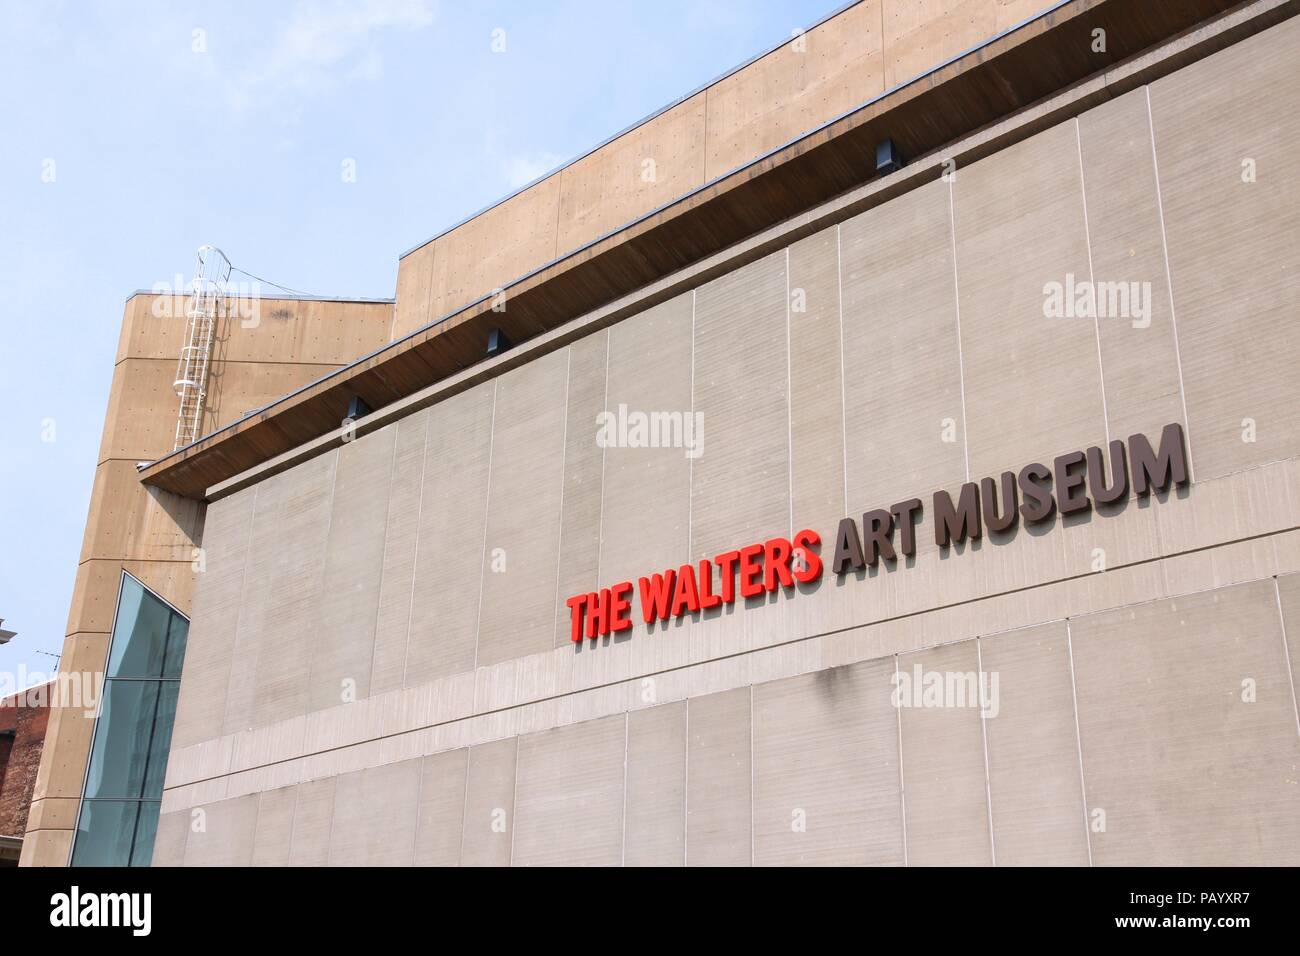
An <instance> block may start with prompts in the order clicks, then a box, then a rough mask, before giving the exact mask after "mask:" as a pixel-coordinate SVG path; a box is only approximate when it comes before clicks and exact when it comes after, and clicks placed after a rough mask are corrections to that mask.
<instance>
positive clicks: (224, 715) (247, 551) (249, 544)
mask: <svg viewBox="0 0 1300 956" xmlns="http://www.w3.org/2000/svg"><path fill="white" fill-rule="evenodd" d="M261 494H262V485H261V484H260V483H259V484H256V485H254V486H253V506H252V513H251V514H250V515H249V516H248V534H247V536H246V537H245V539H244V567H243V569H242V570H241V571H240V578H239V608H238V609H237V610H236V611H235V632H234V635H233V639H232V640H231V642H230V666H229V667H228V668H227V669H226V691H225V693H226V706H225V707H224V708H223V709H222V712H221V730H220V732H219V733H218V734H217V737H218V738H220V737H224V736H226V723H227V721H229V720H230V679H231V678H232V677H233V676H234V674H235V650H236V648H237V647H238V646H239V625H240V623H241V622H242V621H243V619H244V606H245V604H246V601H245V600H244V593H245V586H246V585H247V584H248V562H249V560H250V556H251V555H252V553H253V529H254V528H255V527H256V525H257V499H258V498H259V497H261ZM205 566H206V565H205ZM200 743H202V741H200ZM87 761H89V758H87ZM225 772H226V773H229V772H230V767H228V766H227V767H226V768H225ZM188 843H189V838H188V837H187V838H186V844H187V846H188Z"/></svg>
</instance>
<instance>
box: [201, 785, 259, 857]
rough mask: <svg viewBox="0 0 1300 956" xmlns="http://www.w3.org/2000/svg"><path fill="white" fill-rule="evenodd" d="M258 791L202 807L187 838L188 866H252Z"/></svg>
mask: <svg viewBox="0 0 1300 956" xmlns="http://www.w3.org/2000/svg"><path fill="white" fill-rule="evenodd" d="M257 805H258V794H255V793H251V794H248V795H247V796H243V797H237V798H235V799H233V800H220V801H218V802H216V803H210V804H208V805H207V806H205V807H203V808H202V813H201V814H200V816H199V819H198V822H197V824H192V825H191V827H190V833H189V836H188V837H187V838H186V840H185V865H186V866H251V865H252V863H253V840H254V833H255V831H256V828H257Z"/></svg>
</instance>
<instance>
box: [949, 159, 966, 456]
mask: <svg viewBox="0 0 1300 956" xmlns="http://www.w3.org/2000/svg"><path fill="white" fill-rule="evenodd" d="M956 192H957V186H956V180H955V178H954V179H950V180H949V181H948V238H949V241H950V245H951V247H952V309H953V315H954V316H955V317H956V321H957V387H958V389H959V391H960V393H961V443H962V455H963V460H964V461H965V464H966V480H967V481H970V434H969V432H968V430H967V427H966V357H965V355H964V354H963V352H962V344H961V281H960V279H959V278H958V275H957V197H956Z"/></svg>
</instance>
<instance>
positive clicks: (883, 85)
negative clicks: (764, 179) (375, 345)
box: [391, 0, 1051, 340]
mask: <svg viewBox="0 0 1300 956" xmlns="http://www.w3.org/2000/svg"><path fill="white" fill-rule="evenodd" d="M1050 5H1051V4H1050V3H1049V2H1047V0H962V2H956V0H925V2H917V0H862V2H860V3H856V4H854V5H853V6H851V7H849V8H848V9H846V10H843V11H841V12H840V13H838V14H837V15H836V16H834V17H832V18H831V19H829V20H827V21H825V22H823V23H821V24H819V25H817V26H816V27H814V28H813V29H811V30H808V31H806V32H804V31H798V32H795V31H794V30H792V31H791V33H792V36H791V38H790V40H789V41H788V42H786V43H783V44H782V45H781V46H779V47H777V48H776V49H775V50H772V51H770V52H768V53H767V54H766V55H764V56H761V57H759V58H758V59H757V60H755V61H753V62H752V63H749V64H748V65H746V66H745V67H743V68H742V69H740V70H737V71H736V72H734V73H732V74H730V75H729V76H726V77H723V78H722V79H721V80H719V81H718V82H716V83H714V84H712V85H711V86H709V87H708V88H707V89H706V90H703V91H701V92H700V93H697V94H695V95H694V96H692V97H690V98H689V99H687V100H685V101H683V102H681V103H678V104H676V105H674V106H672V107H671V108H669V109H667V110H665V111H664V112H663V113H661V114H659V115H658V116H655V117H654V118H652V119H650V120H648V121H646V122H645V123H642V124H640V125H638V126H636V127H634V128H633V129H631V130H628V131H627V132H625V133H623V134H622V135H620V136H618V137H616V138H615V139H613V140H611V141H610V142H608V143H606V144H605V145H603V146H601V147H600V148H599V149H596V150H595V151H593V152H591V153H589V154H587V155H586V156H583V157H581V158H579V159H578V160H577V161H575V162H574V163H573V164H572V165H570V166H568V167H566V168H564V169H563V170H561V171H560V172H559V173H557V174H555V175H553V176H549V177H547V178H546V179H544V180H542V181H541V182H539V183H536V184H534V185H532V186H530V187H529V188H528V189H526V190H524V191H523V192H522V193H519V194H517V195H515V196H512V197H510V198H509V199H507V200H505V201H504V202H502V203H500V204H499V205H497V206H495V207H493V208H491V209H489V210H487V211H486V212H483V213H481V214H479V215H478V216H476V217H474V218H473V219H471V220H469V221H468V222H466V223H463V224H461V225H459V226H457V227H455V228H454V229H451V230H450V231H448V232H446V233H444V234H442V235H440V236H438V237H437V238H436V239H435V240H433V241H431V242H429V243H427V244H425V245H424V246H422V247H420V248H419V249H417V250H415V251H413V252H411V253H410V254H408V255H407V256H405V257H404V258H403V259H402V260H401V261H400V263H399V264H398V279H397V306H396V310H395V319H394V322H393V329H392V335H391V338H392V339H394V340H396V339H399V338H401V337H402V336H404V335H406V334H407V333H409V332H412V331H414V330H415V329H418V328H421V327H422V326H424V325H426V324H428V323H430V322H433V321H436V320H438V319H439V318H441V317H442V316H444V315H446V314H448V313H450V312H452V311H455V310H457V309H459V308H461V307H463V306H465V305H468V304H469V303H470V302H472V301H474V300H475V299H477V298H478V297H480V296H482V295H485V294H487V293H489V292H491V291H492V290H493V289H495V288H498V287H503V286H505V285H507V284H508V283H510V282H512V281H514V280H515V279H518V278H520V277H521V276H524V275H526V274H528V273H529V272H531V271H533V270H534V269H537V268H539V267H540V266H543V265H545V264H546V263H548V262H550V261H551V260H552V259H553V258H555V257H557V256H559V255H563V254H565V253H568V252H572V251H573V250H576V249H579V248H581V247H582V246H583V245H585V244H586V243H588V242H591V241H592V240H594V239H596V238H599V237H600V236H602V235H605V234H606V233H609V232H611V231H615V230H617V229H619V228H621V227H623V226H625V225H627V224H628V223H630V222H633V221H635V220H636V219H638V218H639V217H641V216H644V215H646V214H647V213H650V212H652V211H654V210H655V209H658V208H660V207H661V206H663V205H665V204H666V203H668V202H670V201H672V200H674V199H677V198H679V197H681V196H683V195H686V194H687V193H689V192H691V191H692V190H694V189H695V188H697V187H699V186H701V185H703V184H704V183H706V182H709V181H712V180H714V179H716V178H717V177H719V176H722V175H725V174H726V173H728V172H731V171H732V170H735V169H736V168H738V167H741V166H744V165H745V164H747V163H749V162H751V161H752V160H754V159H757V158H758V157H759V156H762V155H764V154H765V153H767V152H769V151H771V150H773V149H776V148H778V147H780V146H783V145H785V144H786V143H789V142H791V141H792V140H794V139H796V138H798V137H799V136H800V135H802V134H804V133H807V132H809V131H811V130H814V129H816V128H818V127H819V126H821V125H823V124H824V123H827V122H829V121H831V120H833V119H835V118H837V117H839V116H841V115H842V114H844V113H846V112H848V111H849V110H851V109H853V108H854V107H857V106H860V105H862V104H864V103H866V102H868V101H869V100H871V99H872V98H873V97H876V96H878V95H880V94H881V93H882V92H884V91H885V90H886V89H887V88H889V87H892V86H895V85H897V84H899V83H902V82H904V81H906V80H908V79H911V78H912V77H913V76H915V75H917V74H920V73H923V72H925V71H926V70H928V69H930V68H931V67H934V66H937V65H938V64H940V63H941V62H943V61H944V60H946V59H948V58H950V57H952V56H954V55H956V54H958V53H962V52H964V51H965V50H967V49H969V48H971V47H972V46H975V45H976V44H977V43H979V42H980V41H982V40H985V39H988V38H990V37H992V36H994V35H995V34H997V33H998V32H1000V31H1002V30H1005V29H1007V28H1008V27H1011V26H1014V25H1016V24H1018V23H1020V22H1021V21H1023V20H1025V19H1028V18H1029V17H1031V16H1032V15H1034V14H1035V13H1038V12H1040V11H1042V10H1044V9H1046V8H1047V7H1049V6H1050ZM647 161H649V162H647Z"/></svg>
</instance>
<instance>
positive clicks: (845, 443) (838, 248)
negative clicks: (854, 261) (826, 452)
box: [835, 13, 884, 514]
mask: <svg viewBox="0 0 1300 956" xmlns="http://www.w3.org/2000/svg"><path fill="white" fill-rule="evenodd" d="M881 16H882V17H883V16H884V14H883V13H882V14H881ZM881 42H882V43H883V42H884V41H883V39H882V41H881ZM835 292H836V295H837V297H838V298H839V313H840V461H841V463H842V464H843V469H842V473H841V476H840V480H841V481H842V482H843V484H844V514H848V513H849V424H848V422H849V407H848V399H847V397H846V394H845V382H844V242H843V239H842V236H841V224H840V223H836V224H835Z"/></svg>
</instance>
